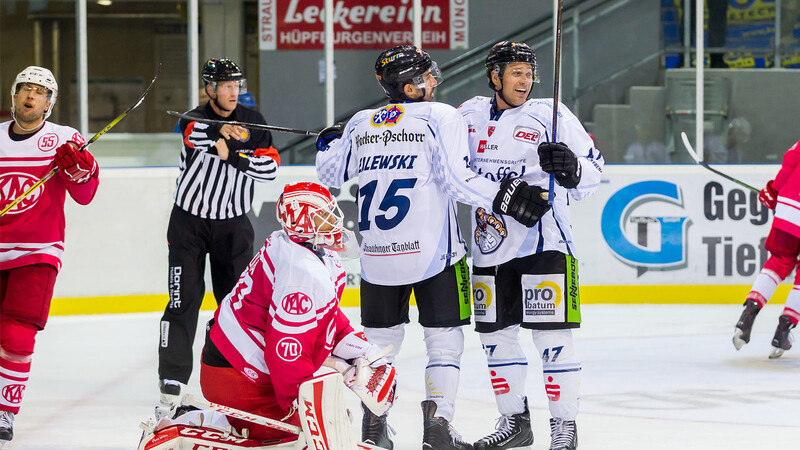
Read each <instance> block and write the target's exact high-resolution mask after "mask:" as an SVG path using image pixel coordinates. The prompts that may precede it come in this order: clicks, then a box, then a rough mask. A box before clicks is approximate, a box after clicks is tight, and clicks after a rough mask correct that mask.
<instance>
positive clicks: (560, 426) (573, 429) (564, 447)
mask: <svg viewBox="0 0 800 450" xmlns="http://www.w3.org/2000/svg"><path fill="white" fill-rule="evenodd" d="M577 447H578V426H577V425H576V424H575V421H574V420H562V419H552V418H551V419H550V450H575V449H576V448H577Z"/></svg>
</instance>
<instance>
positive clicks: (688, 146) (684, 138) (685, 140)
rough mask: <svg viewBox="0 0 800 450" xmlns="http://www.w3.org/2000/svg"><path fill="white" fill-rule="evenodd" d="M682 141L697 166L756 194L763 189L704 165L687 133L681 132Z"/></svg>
mask: <svg viewBox="0 0 800 450" xmlns="http://www.w3.org/2000/svg"><path fill="white" fill-rule="evenodd" d="M681 140H682V141H683V146H684V147H685V148H686V151H687V152H689V155H691V156H692V159H694V162H696V163H697V164H699V165H701V166H703V167H705V168H706V169H708V170H710V171H712V172H714V173H715V174H717V175H719V176H721V177H722V178H725V179H727V180H730V181H733V182H734V183H736V184H738V185H739V186H742V187H744V188H747V189H750V190H751V191H754V192H761V189H756V188H754V187H753V186H750V185H749V184H747V183H745V182H744V181H740V180H737V179H736V178H733V177H732V176H730V175H727V174H724V173H722V172H720V171H719V170H717V169H714V168H713V167H711V166H709V165H708V164H707V163H704V162H703V161H700V157H699V156H697V152H695V151H694V148H692V144H690V143H689V136H687V135H686V132H685V131H681Z"/></svg>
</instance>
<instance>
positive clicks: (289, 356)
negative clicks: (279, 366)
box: [275, 337, 303, 362]
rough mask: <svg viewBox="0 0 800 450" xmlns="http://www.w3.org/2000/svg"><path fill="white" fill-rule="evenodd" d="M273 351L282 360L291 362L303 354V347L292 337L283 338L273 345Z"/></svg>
mask: <svg viewBox="0 0 800 450" xmlns="http://www.w3.org/2000/svg"><path fill="white" fill-rule="evenodd" d="M275 350H276V351H277V353H278V356H279V357H280V358H281V359H282V360H284V361H286V362H292V361H296V360H297V358H299V357H300V354H301V353H302V352H303V345H302V344H301V343H300V341H298V340H297V339H295V338H293V337H285V338H283V339H281V340H280V341H278V343H277V344H276V345H275Z"/></svg>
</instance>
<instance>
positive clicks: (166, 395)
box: [158, 380, 181, 406]
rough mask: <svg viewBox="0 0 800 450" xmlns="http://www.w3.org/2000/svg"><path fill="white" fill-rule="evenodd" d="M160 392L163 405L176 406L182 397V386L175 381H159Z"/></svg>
mask: <svg viewBox="0 0 800 450" xmlns="http://www.w3.org/2000/svg"><path fill="white" fill-rule="evenodd" d="M158 390H159V391H160V392H161V404H162V405H164V406H174V405H177V404H178V400H179V398H180V396H181V385H180V383H178V382H177V381H175V380H159V381H158Z"/></svg>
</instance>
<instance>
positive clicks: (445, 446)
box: [422, 400, 472, 450]
mask: <svg viewBox="0 0 800 450" xmlns="http://www.w3.org/2000/svg"><path fill="white" fill-rule="evenodd" d="M435 413H436V403H434V402H433V400H425V401H423V402H422V420H423V430H422V448H423V449H425V450H427V449H430V450H472V444H470V443H468V442H464V440H463V439H461V435H459V434H458V432H456V430H455V429H454V428H453V426H452V425H450V422H448V421H447V420H445V419H444V418H443V417H434V414H435Z"/></svg>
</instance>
